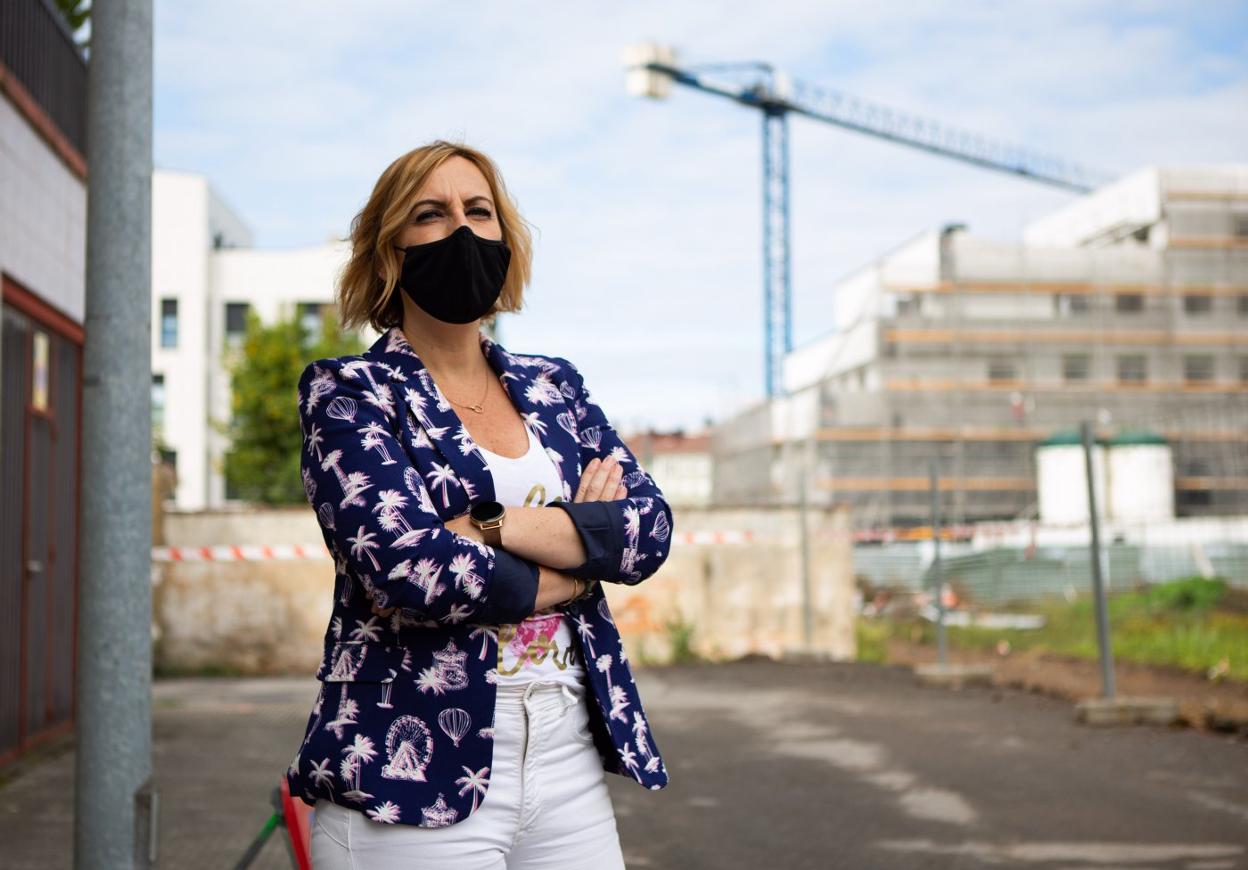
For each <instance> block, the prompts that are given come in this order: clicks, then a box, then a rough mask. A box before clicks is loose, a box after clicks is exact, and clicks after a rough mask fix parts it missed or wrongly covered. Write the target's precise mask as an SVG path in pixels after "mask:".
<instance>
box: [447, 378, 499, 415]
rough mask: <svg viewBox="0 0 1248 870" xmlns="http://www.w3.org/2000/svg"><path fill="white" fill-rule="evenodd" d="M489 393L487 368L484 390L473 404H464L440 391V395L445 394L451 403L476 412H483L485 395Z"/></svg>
mask: <svg viewBox="0 0 1248 870" xmlns="http://www.w3.org/2000/svg"><path fill="white" fill-rule="evenodd" d="M489 394H490V370H489V369H487V370H486V373H485V392H484V393H482V394H481V399H480V400H479V401H478V402H477V403H476V404H475V405H465V404H464V403H463V402H456V401H455V400H454V399H452V398H451V397H450V396H446V391H445V390H443V391H442V395H444V396H446V398H447V399H448V400H449V401H450V402H451V403H453V404H456V405H459V407H461V408H467V409H468V410H470V411H476V412H477V413H478V414H483V413H485V397H486V396H488V395H489Z"/></svg>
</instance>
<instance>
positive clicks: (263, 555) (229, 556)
mask: <svg viewBox="0 0 1248 870" xmlns="http://www.w3.org/2000/svg"><path fill="white" fill-rule="evenodd" d="M328 558H329V550H327V549H325V545H324V544H323V543H321V542H319V541H318V542H317V543H315V544H274V545H272V546H268V545H264V544H241V545H218V546H214V547H152V561H153V562H241V561H247V562H250V561H266V560H269V559H328Z"/></svg>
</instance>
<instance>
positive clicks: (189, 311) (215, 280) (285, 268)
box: [152, 170, 375, 510]
mask: <svg viewBox="0 0 1248 870" xmlns="http://www.w3.org/2000/svg"><path fill="white" fill-rule="evenodd" d="M152 227H153V239H152V415H153V420H152V424H153V434H154V436H155V437H157V438H158V441H159V443H160V444H161V446H162V447H163V450H164V454H165V460H166V462H168V463H169V464H171V465H173V466H174V468H175V470H176V472H177V488H176V492H175V496H174V499H173V501H174V502H175V504H176V507H177V508H178V509H180V510H200V509H203V508H207V507H220V506H222V505H224V504H227V503H229V502H230V501H231V500H232V499H231V494H230V493H228V492H227V491H226V484H225V475H224V470H223V468H224V466H223V457H224V454H225V450H226V448H227V446H228V443H227V441H226V439H225V438H224V436H222V435H221V434H219V432H218V430H217V428H216V427H215V426H214V425H213V424H214V423H225V422H228V420H229V418H230V378H229V372H228V363H229V360H230V357H231V353H232V352H233V350H234V348H235V346H236V345H237V342H238V339H239V338H240V337H241V335H242V332H243V330H244V328H245V325H246V317H247V312H249V311H253V312H255V313H256V314H257V315H258V316H259V317H260V319H261V320H262V321H263V322H266V323H267V322H271V321H273V320H276V319H278V318H279V317H285V316H289V315H291V314H298V315H299V316H301V317H303V318H306V319H307V323H308V325H309V326H310V327H312V326H315V325H316V324H317V323H319V318H320V314H321V310H322V308H323V307H324V306H328V305H332V304H333V297H334V280H335V278H336V275H337V272H338V270H339V268H340V267H341V266H342V264H343V263H344V262H345V261H346V257H347V249H346V246H345V244H344V243H341V242H328V243H326V244H324V245H319V246H314V247H308V248H294V249H285V250H281V249H257V248H253V247H252V244H253V238H252V233H251V230H250V229H249V228H248V227H247V226H246V224H245V223H244V222H243V221H242V219H241V218H240V217H239V216H238V215H237V214H236V213H235V212H234V211H233V210H231V209H230V207H229V206H228V205H227V204H226V203H225V202H224V201H223V200H222V198H221V197H220V196H219V195H218V194H217V193H216V192H215V191H214V190H213V188H212V186H211V185H210V184H209V182H208V180H207V179H206V178H205V177H204V176H203V175H199V174H196V173H188V172H175V171H170V170H157V171H156V172H155V173H154V174H153V178H152ZM362 338H364V339H365V340H368V341H371V340H372V338H375V335H373V334H372V333H371V332H369V333H368V334H362Z"/></svg>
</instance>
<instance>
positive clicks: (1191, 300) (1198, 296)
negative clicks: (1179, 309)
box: [1183, 293, 1213, 314]
mask: <svg viewBox="0 0 1248 870" xmlns="http://www.w3.org/2000/svg"><path fill="white" fill-rule="evenodd" d="M1211 311H1213V297H1212V296H1210V295H1209V294H1208V293H1185V294H1183V313H1184V314H1208V313H1209V312H1211Z"/></svg>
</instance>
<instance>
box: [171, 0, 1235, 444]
mask: <svg viewBox="0 0 1248 870" xmlns="http://www.w3.org/2000/svg"><path fill="white" fill-rule="evenodd" d="M899 10H902V11H899ZM1209 34H1216V35H1217V39H1218V44H1219V45H1222V46H1227V45H1230V46H1232V47H1234V48H1237V49H1238V50H1228V49H1227V48H1225V47H1223V48H1222V49H1220V50H1216V51H1215V50H1211V49H1208V48H1206V47H1205V45H1204V44H1203V43H1204V41H1206V40H1207V39H1208V38H1210V37H1209ZM642 39H657V40H660V41H665V42H669V43H672V44H674V45H676V46H677V47H678V49H679V50H680V52H681V59H682V62H686V63H699V62H712V61H724V60H768V61H771V62H773V63H775V64H776V65H777V66H779V67H782V68H785V69H787V70H789V71H791V72H792V73H794V74H795V75H798V76H799V77H801V78H803V79H805V80H808V81H811V82H814V83H820V84H824V85H827V86H829V87H834V88H837V89H839V90H842V91H845V92H847V93H849V94H853V95H855V96H858V97H861V98H863V99H867V100H870V101H873V102H878V103H882V104H885V105H888V106H891V107H894V108H896V109H900V110H905V111H908V112H910V113H912V114H916V115H921V116H923V117H926V118H931V119H933V120H936V121H939V122H941V123H942V124H950V125H955V126H959V127H964V128H967V129H970V130H974V131H976V132H982V133H984V134H987V135H992V136H994V137H997V138H1000V139H1003V140H1006V141H1009V142H1012V143H1018V144H1022V145H1026V146H1028V147H1030V148H1034V149H1036V150H1039V151H1043V152H1048V153H1055V154H1059V155H1063V156H1067V157H1070V158H1072V159H1074V160H1076V161H1077V162H1080V163H1086V164H1087V165H1088V166H1090V167H1091V168H1095V169H1105V170H1109V171H1111V172H1118V171H1130V170H1132V169H1135V168H1136V167H1138V166H1139V165H1141V164H1145V163H1167V162H1180V163H1188V162H1197V161H1227V160H1234V159H1242V155H1243V153H1244V149H1245V145H1246V144H1248V120H1246V119H1248V112H1245V111H1243V108H1244V106H1245V105H1248V63H1246V62H1245V61H1244V57H1245V56H1248V52H1246V51H1244V49H1245V48H1248V25H1246V24H1245V22H1244V18H1243V15H1242V14H1237V11H1236V7H1235V6H1234V5H1232V4H1230V3H1209V4H1202V5H1201V6H1200V8H1199V9H1191V10H1185V11H1183V12H1179V11H1177V8H1176V7H1174V6H1173V5H1172V4H1167V3H1161V2H1152V3H1135V4H1122V3H1112V2H1108V0H1094V2H1082V0H1079V2H1076V0H1056V2H1044V3H1042V2H1032V3H1014V4H1008V5H1007V4H985V3H966V2H952V0H914V2H910V3H907V4H904V5H901V6H899V5H898V4H861V3H850V2H840V3H828V2H814V0H810V2H780V3H773V4H769V5H768V6H767V8H766V11H765V12H764V11H762V7H761V6H760V5H759V4H757V3H745V2H732V3H697V4H670V3H668V4H663V3H658V2H640V3H632V4H628V5H627V6H618V7H611V8H609V9H603V10H599V9H595V8H593V7H590V6H588V5H586V4H572V3H536V2H524V3H507V4H502V3H499V4H490V5H480V6H471V7H469V6H465V5H463V4H453V5H452V4H434V3H400V2H380V0H367V2H357V3H352V4H350V7H349V9H348V8H347V7H344V6H343V5H342V4H331V3H328V2H321V0H318V2H302V3H294V2H274V3H263V4H257V3H248V2H242V0H230V2H214V3H211V4H190V3H186V2H177V3H171V2H165V0H162V2H159V3H158V4H157V33H156V83H157V103H156V124H157V130H156V145H157V162H158V165H162V166H172V167H177V168H181V169H188V170H195V171H201V172H204V173H206V174H208V176H209V177H210V178H211V180H212V182H213V184H214V185H215V186H216V187H218V188H219V189H220V190H221V192H222V193H223V195H224V196H225V197H226V198H227V200H228V201H230V202H231V203H232V204H234V205H235V207H236V208H238V210H239V211H240V212H241V214H242V216H243V217H244V219H245V220H247V221H248V222H249V223H250V224H251V225H252V226H253V227H254V228H255V229H256V231H257V236H258V238H259V241H260V243H261V244H267V245H294V244H315V243H318V242H320V241H322V240H323V239H324V238H325V237H326V236H327V235H328V234H330V233H339V234H341V233H344V232H345V231H346V227H347V225H348V222H349V220H350V218H351V217H352V215H353V214H354V212H355V211H356V209H358V208H359V206H360V205H361V204H362V202H363V200H364V198H365V197H366V196H367V193H368V191H369V190H370V189H371V187H372V184H373V182H374V181H375V179H376V177H377V175H378V173H379V172H380V171H381V170H382V169H383V168H384V167H385V165H386V164H387V163H388V162H389V161H390V160H392V159H393V158H394V157H396V156H398V155H399V154H401V153H402V152H403V151H405V150H407V149H408V148H410V147H412V146H414V145H416V144H419V143H421V142H424V141H427V140H429V139H432V138H435V137H438V136H446V137H452V138H454V137H459V136H462V137H464V138H466V139H467V140H468V141H469V142H471V143H473V144H475V145H478V146H479V147H482V148H484V149H485V150H487V151H488V152H489V153H491V154H492V155H493V156H494V157H495V158H496V159H497V160H498V161H499V163H500V165H501V166H502V167H503V170H504V173H505V175H506V177H507V180H508V183H509V185H510V187H511V188H512V191H513V193H515V194H516V196H517V198H518V199H519V201H520V204H521V207H522V209H523V210H524V211H525V213H526V215H527V216H528V217H529V219H530V220H531V221H532V222H533V223H535V224H536V225H537V226H538V228H539V230H540V233H539V235H538V239H537V258H536V260H535V264H534V266H535V281H534V285H533V287H532V288H531V290H530V296H529V304H528V307H527V310H526V312H525V313H524V314H522V315H521V316H519V317H514V318H511V319H509V320H508V321H507V322H506V324H505V327H504V328H505V335H504V342H505V343H507V344H509V345H514V346H515V347H516V348H517V349H522V350H528V351H545V352H550V353H556V354H559V355H565V356H568V357H569V358H572V359H574V360H576V361H577V363H578V365H579V366H580V367H581V368H582V369H583V370H584V371H585V372H586V375H587V381H589V382H590V383H591V386H592V387H593V389H594V390H595V394H596V395H597V396H599V397H600V399H601V400H602V401H603V405H604V407H605V408H607V410H608V411H609V412H612V413H613V414H619V415H622V416H623V417H624V418H625V419H636V418H641V417H644V418H646V419H649V420H651V421H653V422H655V423H657V424H659V425H676V424H682V423H683V424H688V425H694V424H697V423H698V422H700V421H701V419H702V418H703V417H704V416H705V415H706V414H714V413H722V412H723V410H724V409H725V408H728V407H732V406H734V405H735V404H739V402H738V403H733V402H731V401H729V399H728V398H727V397H726V395H725V391H726V390H739V391H740V393H741V395H740V399H741V401H742V402H749V401H752V400H753V399H755V398H756V397H758V396H759V395H760V394H761V386H762V363H761V360H762V343H763V337H762V298H761V296H762V291H761V258H760V248H761V240H760V236H761V180H760V173H761V156H760V137H759V125H760V121H759V118H758V117H757V114H756V113H755V112H753V111H750V110H747V109H744V108H741V107H738V106H734V105H732V104H731V103H729V102H728V101H726V100H722V99H717V98H713V97H710V96H706V95H702V94H697V93H694V92H691V91H688V90H686V89H677V90H676V91H675V92H674V93H673V94H672V96H671V98H670V99H668V100H667V101H664V102H652V101H644V100H637V99H634V98H630V97H628V96H627V95H626V93H625V91H624V73H623V70H622V67H621V60H620V56H621V51H622V49H623V47H624V46H625V45H627V44H629V43H631V42H635V41H639V40H642ZM790 128H791V146H792V191H793V193H792V196H793V212H792V214H793V258H794V294H795V301H794V306H795V307H794V311H795V324H794V333H795V337H796V339H797V341H798V342H799V343H800V342H801V341H802V340H803V339H804V338H807V337H809V336H812V335H815V334H819V333H822V332H825V331H826V330H827V328H828V327H829V326H830V312H831V305H832V300H831V299H830V289H831V286H832V284H833V282H834V281H835V280H836V278H838V277H839V276H841V275H843V274H845V273H846V272H848V271H850V270H852V269H853V268H855V267H857V266H859V265H861V264H863V263H865V262H868V261H870V260H871V259H873V258H874V257H875V256H878V255H879V254H880V253H881V252H882V251H884V250H887V249H889V248H891V247H893V246H894V245H896V244H897V243H898V242H899V241H901V240H902V239H904V238H906V237H909V236H912V235H914V234H915V233H917V232H919V231H921V230H923V229H926V228H929V227H932V226H938V225H940V224H943V223H945V222H948V221H955V220H956V221H965V222H967V223H969V224H970V227H971V229H972V231H974V232H979V233H984V234H987V235H993V236H997V237H1012V236H1015V235H1017V232H1018V229H1019V227H1021V226H1022V224H1023V223H1025V222H1026V221H1027V220H1029V219H1031V218H1034V217H1035V216H1037V215H1039V214H1042V213H1043V212H1045V211H1047V210H1049V209H1051V208H1053V207H1055V206H1057V205H1060V204H1062V203H1064V202H1066V201H1068V199H1069V195H1067V194H1064V193H1061V192H1060V191H1055V190H1052V189H1048V188H1045V187H1042V186H1040V185H1036V184H1034V183H1028V182H1024V181H1021V180H1017V179H1011V178H1009V177H1006V176H1004V175H998V174H993V173H989V172H986V171H983V170H979V169H975V168H971V167H968V166H966V165H963V164H960V163H957V162H954V161H951V160H947V159H942V158H937V157H933V156H931V155H927V154H923V153H919V152H916V151H913V150H910V149H906V148H903V147H900V146H897V145H893V144H890V143H885V142H882V141H879V140H875V139H873V138H868V137H866V136H863V135H860V134H857V133H852V132H848V131H845V130H840V129H836V128H833V127H831V126H828V125H822V124H818V123H816V122H813V121H810V120H808V119H803V118H793V119H791V122H790ZM591 378H592V381H591ZM637 384H643V385H644V386H645V387H646V388H645V389H637V388H636V385H637ZM699 384H700V385H702V388H701V389H699V388H698V386H697V385H699ZM674 385H680V389H675V388H674Z"/></svg>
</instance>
